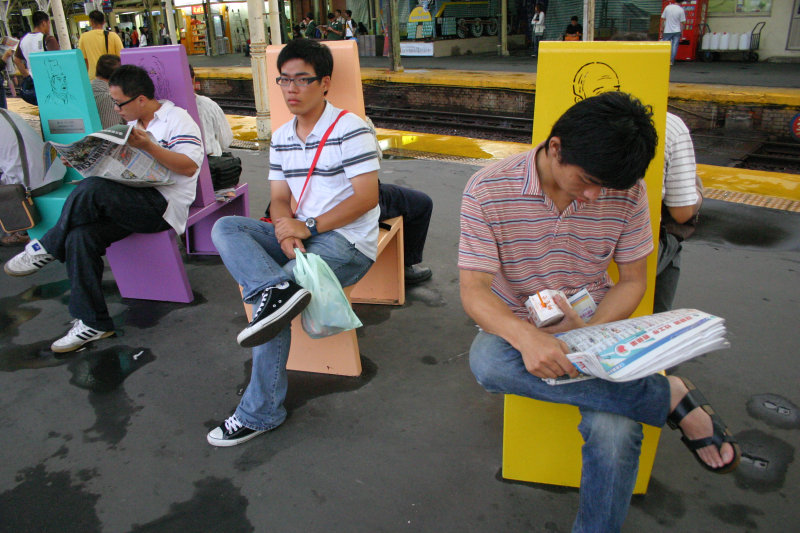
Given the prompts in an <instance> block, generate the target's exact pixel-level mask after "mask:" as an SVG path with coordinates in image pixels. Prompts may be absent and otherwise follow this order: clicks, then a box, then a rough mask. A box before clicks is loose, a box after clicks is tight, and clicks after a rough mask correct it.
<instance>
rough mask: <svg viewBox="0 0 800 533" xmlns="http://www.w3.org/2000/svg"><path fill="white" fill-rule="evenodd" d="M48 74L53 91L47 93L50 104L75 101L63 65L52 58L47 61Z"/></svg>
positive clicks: (47, 100)
mask: <svg viewBox="0 0 800 533" xmlns="http://www.w3.org/2000/svg"><path fill="white" fill-rule="evenodd" d="M47 76H48V78H49V80H50V89H51V92H50V94H48V95H47V97H46V98H45V101H46V102H47V103H49V104H57V105H63V104H69V103H74V101H75V99H74V98H73V97H72V95H71V94H70V93H69V84H68V83H67V75H66V74H64V71H63V70H62V69H61V65H59V64H58V63H57V62H56V61H54V60H52V59H50V60H48V61H47Z"/></svg>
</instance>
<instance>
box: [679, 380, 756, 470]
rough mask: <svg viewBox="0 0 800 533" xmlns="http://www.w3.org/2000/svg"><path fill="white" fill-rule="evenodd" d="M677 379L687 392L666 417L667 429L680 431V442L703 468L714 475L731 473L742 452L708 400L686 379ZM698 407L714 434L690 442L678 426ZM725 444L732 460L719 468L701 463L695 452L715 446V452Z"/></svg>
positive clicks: (737, 464)
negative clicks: (703, 413) (704, 414)
mask: <svg viewBox="0 0 800 533" xmlns="http://www.w3.org/2000/svg"><path fill="white" fill-rule="evenodd" d="M678 379H680V380H681V381H683V384H684V385H686V388H687V389H689V390H688V392H687V393H686V395H685V396H684V397H683V398H682V399H681V401H680V402H679V403H678V405H676V406H675V409H673V410H672V412H671V413H670V414H669V416H668V417H667V424H669V427H671V428H672V429H680V430H681V434H682V435H683V436H682V437H681V441H683V443H684V444H685V445H686V447H687V448H689V451H691V452H692V455H694V457H695V459H697V461H698V462H699V463H700V464H701V465H703V468H705V469H706V470H709V471H711V472H714V473H715V474H727V473H729V472H733V471H734V470H736V467H737V466H739V461H740V460H741V458H742V452H741V450H740V449H739V445H738V444H737V443H736V439H735V438H734V437H733V435H732V434H731V432H730V431H729V430H728V428H727V426H726V425H725V423H724V422H723V421H722V419H721V418H720V417H719V415H718V414H717V413H716V411H714V408H713V407H711V404H710V403H708V400H706V398H705V396H703V394H702V393H701V392H700V391H699V390H697V387H695V386H694V384H693V383H692V382H691V381H689V380H688V379H686V378H678ZM698 407H699V408H700V409H702V410H703V411H705V412H706V413H708V416H710V417H711V423H712V425H713V427H714V433H713V434H712V435H711V436H710V437H704V438H702V439H694V440H692V439H689V438H688V437H686V434H685V433H683V429H682V428H681V427H680V426H679V425H678V424H679V423H680V421H681V420H683V419H684V417H685V416H686V415H688V414H689V413H691V412H692V411H693V410H694V409H697V408H698ZM726 442H727V443H728V444H730V445H731V447H733V460H732V461H731V462H730V463H728V464H726V465H723V466H721V467H719V468H712V467H710V466H708V465H707V464H706V462H705V461H703V460H702V459H701V458H700V456H699V455H698V454H697V450H699V449H700V448H705V447H706V446H711V445H714V446H716V447H717V450H719V449H720V448H721V447H722V445H723V444H724V443H726Z"/></svg>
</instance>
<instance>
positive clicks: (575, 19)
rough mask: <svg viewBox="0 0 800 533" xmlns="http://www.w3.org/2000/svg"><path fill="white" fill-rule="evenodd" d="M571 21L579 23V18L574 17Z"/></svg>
mask: <svg viewBox="0 0 800 533" xmlns="http://www.w3.org/2000/svg"><path fill="white" fill-rule="evenodd" d="M569 20H570V21H573V20H574V21H575V22H578V17H577V16H574V17H572V18H571V19H569Z"/></svg>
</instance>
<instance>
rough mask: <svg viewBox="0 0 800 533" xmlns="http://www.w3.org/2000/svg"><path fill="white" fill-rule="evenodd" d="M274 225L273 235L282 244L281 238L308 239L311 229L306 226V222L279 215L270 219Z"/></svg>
mask: <svg viewBox="0 0 800 533" xmlns="http://www.w3.org/2000/svg"><path fill="white" fill-rule="evenodd" d="M272 223H273V225H274V226H275V237H277V239H278V241H279V242H280V243H281V246H283V240H284V239H289V238H296V239H298V240H299V239H308V238H309V237H311V230H309V229H308V228H307V227H306V223H305V222H303V221H302V220H297V219H296V218H291V217H281V218H278V219H277V220H273V221H272Z"/></svg>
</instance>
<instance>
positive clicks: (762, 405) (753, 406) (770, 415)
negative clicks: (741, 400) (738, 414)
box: [747, 394, 800, 429]
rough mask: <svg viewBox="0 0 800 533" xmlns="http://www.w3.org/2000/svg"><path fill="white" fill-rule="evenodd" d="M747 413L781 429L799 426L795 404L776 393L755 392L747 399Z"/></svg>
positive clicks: (798, 415)
mask: <svg viewBox="0 0 800 533" xmlns="http://www.w3.org/2000/svg"><path fill="white" fill-rule="evenodd" d="M747 413H748V414H749V415H750V416H752V417H753V418H756V419H758V420H761V421H762V422H766V423H767V424H769V425H770V426H773V427H778V428H783V429H797V428H800V412H798V409H797V406H796V405H795V404H794V403H792V402H791V401H789V400H787V399H786V398H784V397H783V396H779V395H777V394H756V395H755V396H752V397H751V398H750V399H749V400H748V401H747Z"/></svg>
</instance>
